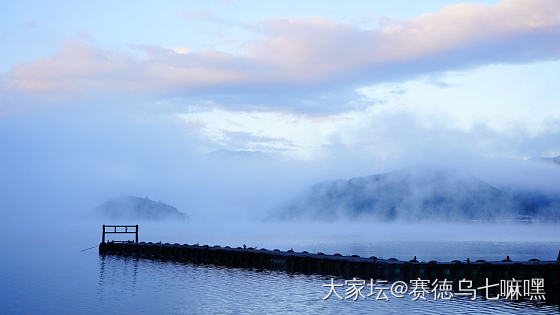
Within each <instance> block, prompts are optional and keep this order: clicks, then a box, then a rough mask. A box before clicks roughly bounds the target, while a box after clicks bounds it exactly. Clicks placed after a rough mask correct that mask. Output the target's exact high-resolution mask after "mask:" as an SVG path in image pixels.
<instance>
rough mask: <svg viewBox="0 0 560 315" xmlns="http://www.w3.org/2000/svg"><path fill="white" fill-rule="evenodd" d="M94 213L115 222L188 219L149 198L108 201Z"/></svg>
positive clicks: (174, 209)
mask: <svg viewBox="0 0 560 315" xmlns="http://www.w3.org/2000/svg"><path fill="white" fill-rule="evenodd" d="M94 211H95V212H96V213H97V214H99V215H101V216H103V217H105V218H109V219H115V220H117V219H118V220H121V219H123V220H124V219H126V220H150V221H162V220H178V221H185V220H186V219H187V218H188V217H187V215H185V214H184V213H182V212H180V211H179V210H178V209H177V208H175V207H173V206H171V205H168V204H165V203H163V202H161V201H154V200H151V199H150V198H148V197H145V198H140V197H135V196H126V197H119V198H115V199H111V200H108V201H106V202H104V203H103V204H101V205H99V206H97V207H96V208H95V209H94Z"/></svg>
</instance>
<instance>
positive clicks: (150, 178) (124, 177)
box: [0, 112, 560, 313]
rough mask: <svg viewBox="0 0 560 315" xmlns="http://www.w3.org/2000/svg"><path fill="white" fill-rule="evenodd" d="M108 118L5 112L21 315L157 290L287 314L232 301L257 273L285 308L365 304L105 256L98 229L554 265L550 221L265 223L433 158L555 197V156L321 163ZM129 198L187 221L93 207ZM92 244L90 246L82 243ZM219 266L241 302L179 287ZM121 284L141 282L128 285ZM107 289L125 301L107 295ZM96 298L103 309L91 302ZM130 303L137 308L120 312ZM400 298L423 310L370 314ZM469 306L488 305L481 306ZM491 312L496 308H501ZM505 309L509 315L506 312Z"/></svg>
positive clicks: (298, 283) (13, 269)
mask: <svg viewBox="0 0 560 315" xmlns="http://www.w3.org/2000/svg"><path fill="white" fill-rule="evenodd" d="M113 114H114V115H105V114H104V115H97V114H93V113H92V114H91V115H89V116H88V115H83V114H77V113H64V114H61V113H52V112H47V113H43V114H42V115H33V114H26V113H25V114H20V115H10V116H0V144H1V145H2V163H1V164H0V173H1V174H2V176H1V177H0V189H1V191H2V192H3V193H2V197H3V198H2V201H1V207H2V212H0V216H1V219H2V222H4V224H5V226H4V228H3V229H2V230H1V232H0V234H1V236H2V239H3V240H6V241H4V242H2V244H1V245H0V249H1V250H2V251H3V252H5V253H9V254H8V255H7V256H6V257H7V259H4V260H3V262H2V264H1V267H2V273H3V276H2V277H3V278H4V279H6V282H5V283H8V285H7V286H6V287H4V288H3V292H2V296H3V297H4V298H2V300H4V301H3V302H4V303H3V305H4V306H3V308H0V310H3V311H7V312H13V311H14V310H15V311H16V312H17V310H20V311H21V310H22V306H21V305H28V307H26V308H25V309H27V310H31V311H33V310H35V311H36V312H39V310H44V309H47V312H49V311H48V310H51V312H53V313H65V312H66V310H78V312H84V313H86V312H87V313H90V312H91V313H104V312H105V311H106V310H107V309H111V308H112V309H115V310H118V311H119V312H125V313H126V312H129V311H130V310H131V309H132V310H138V311H139V312H145V311H146V310H150V309H151V308H150V306H148V305H146V304H143V303H138V302H137V297H138V296H143V297H148V296H150V294H152V292H154V290H156V291H158V290H159V291H158V292H162V295H161V296H160V299H164V298H163V296H165V297H166V298H165V299H164V300H165V301H166V303H168V304H167V305H168V306H166V307H165V308H164V310H166V311H168V312H180V310H178V307H180V306H183V307H185V308H184V309H189V308H188V306H186V305H190V306H191V307H193V306H192V305H198V306H196V307H198V308H197V309H198V310H201V311H202V312H210V313H211V311H210V310H209V307H210V305H215V307H216V308H217V309H220V308H221V309H224V308H225V307H228V306H229V307H231V309H232V310H234V311H235V310H245V309H246V307H248V306H247V305H246V304H245V303H248V304H250V305H252V306H251V307H253V308H255V310H257V311H269V312H270V313H274V312H282V310H285V308H284V306H283V305H281V304H278V303H275V302H273V301H271V300H270V299H269V298H267V297H266V296H261V298H259V299H257V300H258V301H268V302H267V303H265V304H266V305H267V308H266V310H265V309H262V308H261V307H260V306H259V305H264V304H262V303H260V302H256V300H254V299H250V298H245V300H243V299H242V298H241V297H243V296H249V295H250V292H249V291H250V290H249V289H248V288H251V286H252V285H254V283H259V281H264V282H265V283H267V285H269V286H270V287H273V286H276V285H281V286H282V287H283V288H285V289H284V291H283V292H279V291H278V292H277V291H274V290H273V291H271V292H269V294H273V295H274V294H282V293H285V292H289V294H291V296H292V297H293V298H286V301H287V302H286V303H293V306H292V309H293V310H296V309H301V307H304V305H311V306H312V307H317V308H318V309H317V310H318V311H320V310H325V309H326V310H331V311H332V310H334V309H339V310H341V311H349V310H352V309H356V310H363V309H364V305H363V304H356V305H355V306H344V305H346V304H341V305H338V304H336V305H335V304H332V301H329V302H328V303H330V304H321V303H320V302H321V298H322V297H323V294H324V292H323V291H322V289H323V288H322V287H321V285H322V284H323V282H324V281H325V279H322V278H317V277H313V276H312V277H307V276H302V275H295V276H293V275H286V274H282V273H270V274H269V273H265V274H262V273H257V274H254V273H253V271H246V270H245V271H244V270H241V271H240V270H232V271H228V270H223V269H219V268H218V269H216V268H213V267H204V268H202V267H199V266H191V265H178V266H177V265H173V264H171V265H169V264H161V263H159V262H149V261H145V260H140V261H133V260H126V259H124V260H123V259H118V258H107V259H106V260H103V259H102V258H101V257H100V256H98V255H97V253H96V251H97V249H96V247H95V246H96V245H98V244H99V242H100V240H101V225H102V224H133V225H135V224H139V225H140V231H139V239H140V241H146V242H159V241H161V242H164V243H165V242H169V243H187V244H196V243H198V244H200V245H204V244H208V245H210V246H212V245H221V246H231V247H238V246H239V247H242V246H243V245H247V246H249V247H256V248H267V249H276V248H277V249H280V250H288V249H294V250H296V251H304V250H305V251H309V252H323V253H327V254H334V253H341V254H345V255H353V254H357V255H360V256H363V257H369V256H377V257H383V258H392V257H394V258H397V259H402V260H408V259H411V258H412V257H413V256H417V257H418V259H419V260H420V261H429V260H440V261H450V260H453V259H459V260H464V259H466V258H467V257H469V258H470V259H484V260H488V261H492V260H501V259H503V258H505V256H506V255H509V256H510V257H511V258H512V259H513V260H519V261H526V260H528V259H530V258H538V259H540V260H555V259H556V257H557V254H558V250H559V249H560V242H559V239H560V238H559V237H560V235H559V232H558V225H557V224H554V223H538V224H513V223H507V222H506V223H504V222H501V223H475V222H464V223H459V222H452V223H449V222H443V221H438V220H434V221H433V222H432V221H423V222H416V223H414V222H403V221H401V220H396V221H394V222H390V223H387V222H379V221H376V220H355V219H352V218H347V219H339V220H334V221H330V222H329V221H327V222H325V221H324V220H316V219H315V218H313V217H311V218H302V219H296V220H288V221H286V220H284V221H277V220H270V219H269V218H270V214H271V213H273V212H274V211H277V209H278V208H280V207H282V206H283V205H285V203H286V202H288V201H290V200H292V199H293V198H295V197H297V196H298V195H299V194H301V192H302V191H305V189H307V188H308V187H310V186H311V185H314V184H316V183H318V182H322V181H325V180H336V179H348V178H352V177H356V176H366V175H371V174H378V173H383V172H389V171H393V170H399V169H404V168H411V167H412V168H415V167H434V166H437V167H438V168H443V169H459V170H460V171H461V172H466V173H469V174H473V176H476V177H477V178H480V179H481V180H484V181H486V182H488V183H490V184H492V185H495V186H496V187H500V188H503V189H504V190H506V191H514V190H516V189H527V188H529V189H533V190H539V191H546V192H547V193H556V192H557V189H558V187H557V186H556V183H558V182H559V181H557V180H558V179H559V178H560V177H559V176H560V173H559V172H560V167H557V168H555V165H548V164H543V163H535V162H529V161H514V160H493V159H483V158H474V157H472V156H469V157H465V158H464V159H458V158H457V155H455V154H453V156H454V157H455V158H453V159H448V158H447V157H446V156H445V155H442V153H441V152H439V153H437V154H434V156H433V157H432V159H428V157H427V156H426V155H424V156H422V157H421V158H419V159H418V160H416V159H415V157H414V156H406V157H405V158H401V159H389V160H383V159H373V158H366V157H363V158H362V157H360V156H355V155H352V154H349V155H348V156H345V155H344V154H340V155H337V156H336V158H324V159H319V160H293V159H286V158H283V157H279V156H275V155H273V154H270V155H269V154H256V155H239V154H237V153H235V152H221V153H220V154H213V152H216V151H217V150H218V149H219V148H216V147H212V146H209V145H208V144H206V143H203V142H201V141H199V139H197V137H196V136H195V135H193V134H191V133H189V130H188V129H186V128H185V127H184V125H183V124H181V123H180V122H178V121H177V120H175V119H174V118H173V117H169V116H166V115H163V114H161V113H160V115H159V116H156V117H157V119H155V118H150V119H148V118H146V117H145V116H144V115H131V114H124V113H121V112H115V113H113ZM130 195H132V196H138V197H149V198H150V199H152V200H156V201H161V202H164V203H166V204H170V205H172V206H174V207H176V208H177V209H178V210H179V211H181V212H184V213H185V214H186V215H188V217H189V219H188V220H186V221H185V222H174V221H161V222H152V221H141V220H137V221H134V220H127V221H126V222H120V221H119V222H115V221H114V220H108V219H103V218H99V217H98V216H96V215H95V213H94V208H95V207H96V206H98V205H100V204H102V203H103V202H105V201H107V200H111V199H113V198H118V197H120V196H130ZM90 247H94V248H93V249H89V250H86V251H84V252H81V250H84V249H88V248H90ZM101 266H103V267H101ZM200 268H202V269H200ZM225 274H227V275H229V276H230V278H227V279H230V281H232V282H235V283H236V287H232V286H231V284H230V286H229V287H228V288H229V291H230V292H231V291H232V290H233V291H234V292H237V294H238V295H239V297H240V299H239V300H238V301H245V302H243V303H241V302H239V303H237V304H236V303H234V302H232V300H231V299H225V300H223V301H222V300H216V299H215V296H214V295H212V294H210V293H208V291H207V290H210V288H209V287H204V286H203V287H202V289H201V288H200V287H191V286H188V285H186V284H185V283H187V282H185V281H186V280H185V279H209V281H213V280H214V281H215V282H216V283H221V282H220V281H222V280H221V279H223V278H224V277H228V276H227V275H225ZM148 275H151V276H148ZM174 277H175V278H177V279H183V280H184V281H182V282H175V281H173V280H171V279H173V278H174ZM205 277H207V278H205ZM257 278H258V279H257ZM29 279H33V280H32V282H29V281H30V280H29ZM154 279H159V280H157V281H156V280H154ZM30 283H33V285H30ZM79 283H82V284H79ZM130 283H137V285H136V286H133V287H132V289H131V288H130V286H129V285H130ZM193 283H199V282H193ZM201 283H202V282H201ZM201 283H199V284H201ZM224 285H225V284H224ZM237 286H238V287H237ZM169 288H175V289H176V290H175V291H170V289H169ZM235 288H237V289H235ZM243 288H245V289H243ZM288 288H292V289H288ZM294 288H297V289H294ZM201 290H202V291H201ZM286 290H287V291H286ZM47 292H48V293H47ZM55 292H57V293H55ZM193 292H200V294H198V295H197V294H195V295H196V296H198V301H199V304H193V302H192V301H191V302H189V301H188V299H187V301H186V300H185V297H186V296H191V295H193V294H194V293H193ZM207 293H208V294H207ZM113 294H120V295H121V298H120V299H115V298H113V297H112V296H113ZM22 296H23V297H24V298H22ZM251 301H253V302H254V303H253V304H251ZM98 303H101V304H99V305H104V306H99V307H95V306H92V305H98ZM127 303H128V305H133V306H130V308H126V307H124V306H123V304H127ZM212 303H214V304H212ZM266 305H265V306H266ZM391 305H392V306H391ZM461 305H462V304H461ZM461 305H458V304H450V305H448V306H441V307H443V308H442V311H446V310H447V311H448V310H450V309H453V308H454V307H457V308H458V309H462V307H463V308H464V307H465V306H464V305H462V306H461ZM370 306H371V305H370ZM18 307H19V308H18ZM263 307H264V306H263ZM368 307H369V306H368ZM375 307H377V306H375ZM404 307H406V308H408V309H416V308H418V311H419V312H420V313H421V312H422V311H421V310H423V309H424V310H425V309H426V308H425V307H424V306H422V307H420V306H416V305H409V304H398V305H396V304H390V306H388V308H385V307H383V308H382V309H377V311H380V310H381V311H399V310H402V309H403V308H404ZM469 307H475V308H480V309H481V310H483V309H484V307H485V306H484V305H480V304H476V305H475V306H470V305H469ZM492 307H494V308H495V310H499V309H504V304H499V305H498V306H495V305H494V306H491V308H492ZM184 309H183V310H184ZM191 309H192V308H191ZM505 309H506V310H508V312H510V313H513V312H515V308H513V309H510V308H505ZM372 311H375V308H374V310H372ZM547 311H548V310H547Z"/></svg>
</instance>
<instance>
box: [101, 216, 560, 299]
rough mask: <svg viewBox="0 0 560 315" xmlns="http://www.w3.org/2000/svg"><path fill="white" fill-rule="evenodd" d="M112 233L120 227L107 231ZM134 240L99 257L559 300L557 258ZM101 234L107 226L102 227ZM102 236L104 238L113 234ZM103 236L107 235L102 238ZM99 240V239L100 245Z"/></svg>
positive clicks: (105, 247)
mask: <svg viewBox="0 0 560 315" xmlns="http://www.w3.org/2000/svg"><path fill="white" fill-rule="evenodd" d="M111 227H112V228H113V231H111V232H112V233H114V232H115V231H117V232H118V231H119V227H124V226H111ZM130 227H131V226H127V227H126V228H125V229H127V233H136V239H135V241H126V242H122V241H120V242H119V241H117V242H115V241H111V242H105V241H103V242H101V243H100V244H99V253H100V254H101V255H121V256H133V257H138V258H145V259H160V260H173V261H179V262H185V263H193V264H212V265H217V266H227V267H232V268H249V269H267V270H279V271H285V272H289V273H302V274H318V275H330V276H334V277H342V278H344V279H352V278H354V277H355V278H361V279H383V280H388V281H405V282H409V281H410V280H414V279H418V278H420V279H429V280H435V279H439V280H443V279H447V280H448V281H453V286H454V288H456V286H457V284H458V282H459V280H462V279H467V280H472V281H473V287H475V285H476V286H479V285H484V284H485V281H486V279H488V281H489V283H499V282H500V280H511V279H516V280H530V279H535V278H542V279H544V291H545V292H546V297H547V300H548V301H550V300H555V301H558V298H559V296H560V294H559V293H560V261H559V260H560V257H559V259H558V260H556V261H540V260H538V259H531V260H529V261H512V260H511V259H509V256H508V257H506V258H505V259H504V260H501V261H484V260H476V261H471V260H469V259H468V258H467V259H466V260H453V261H451V262H437V261H428V262H426V261H418V260H417V259H416V257H414V258H413V259H411V260H409V261H402V260H397V259H394V258H390V259H379V258H377V257H375V256H371V257H360V256H358V255H352V256H344V255H340V254H332V255H329V254H323V253H309V252H306V251H303V252H296V251H293V250H288V251H281V250H278V249H274V250H269V249H264V248H261V249H257V248H242V247H237V248H231V247H229V246H225V247H224V246H218V245H216V246H209V245H198V244H197V245H189V244H178V243H175V244H170V243H152V242H147V243H146V242H138V232H137V231H138V229H137V228H136V230H135V231H134V232H129V231H128V229H129V228H130ZM104 232H105V227H104ZM111 232H106V233H111ZM104 234H105V233H104ZM104 239H105V238H104V236H103V240H104Z"/></svg>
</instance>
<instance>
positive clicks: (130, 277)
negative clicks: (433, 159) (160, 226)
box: [0, 242, 560, 314]
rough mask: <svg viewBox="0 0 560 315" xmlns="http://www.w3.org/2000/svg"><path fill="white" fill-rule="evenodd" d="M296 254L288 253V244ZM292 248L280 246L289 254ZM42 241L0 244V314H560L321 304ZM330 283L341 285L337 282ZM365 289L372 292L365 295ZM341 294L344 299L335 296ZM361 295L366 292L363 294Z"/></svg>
mask: <svg viewBox="0 0 560 315" xmlns="http://www.w3.org/2000/svg"><path fill="white" fill-rule="evenodd" d="M292 246H293V244H292ZM286 248H289V247H284V248H282V249H286ZM559 248H560V242H517V243H515V242H412V243H411V242H377V243H376V242H362V243H339V244H338V243H320V242H316V243H309V244H303V243H302V244H297V246H296V248H294V249H295V250H310V251H323V252H325V253H334V252H339V253H342V254H359V255H362V256H371V255H376V256H381V257H385V258H389V257H396V258H399V259H408V258H409V257H410V253H415V254H416V255H417V256H418V258H419V259H422V260H431V259H436V260H450V259H456V258H459V259H461V258H462V259H464V258H466V257H464V256H465V255H468V256H471V259H487V260H496V259H501V258H502V257H505V255H510V256H511V257H512V258H513V259H515V260H525V259H529V258H533V257H538V258H541V259H548V260H555V259H556V255H557V254H558V249H559ZM80 249H82V248H80V243H79V242H74V243H73V242H69V244H67V246H61V244H58V243H52V242H51V243H49V242H46V243H45V244H43V245H42V246H40V247H38V246H32V245H29V244H28V247H26V250H23V251H22V250H21V246H18V245H16V244H15V243H13V244H11V245H10V244H6V243H4V244H3V245H2V252H3V253H4V254H3V255H2V263H1V264H2V279H1V280H2V289H1V297H0V302H1V303H0V313H2V314H224V313H230V314H240V313H255V314H275V313H277V314H287V313H294V314H300V313H310V314H319V313H320V314H340V313H342V314H353V313H355V314H362V313H370V314H403V313H410V314H457V313H461V314H558V313H560V308H559V307H558V306H557V305H546V304H542V303H529V302H519V303H518V302H508V301H497V302H496V301H484V300H481V299H480V298H479V299H478V300H477V301H470V300H468V299H467V298H456V297H454V298H453V299H452V300H451V301H441V300H440V301H433V300H428V301H412V299H411V297H410V298H403V299H397V298H392V297H391V296H390V300H389V301H376V300H375V299H371V298H369V299H365V300H363V299H362V300H358V301H356V302H354V301H349V300H346V301H340V300H338V299H336V298H331V299H329V300H327V301H323V300H322V298H323V297H324V296H325V295H326V293H327V292H328V290H327V289H326V288H324V287H323V286H322V285H323V284H326V283H328V281H329V279H330V278H327V277H323V276H306V275H299V274H295V275H294V274H287V273H284V272H275V271H257V270H245V269H229V268H220V267H213V266H204V265H192V264H183V263H175V262H163V261H155V260H145V259H135V258H127V257H115V256H105V257H103V256H99V255H98V253H97V249H92V250H88V251H84V252H80ZM337 281H343V279H338V280H337ZM368 290H369V288H368ZM340 293H341V295H343V293H344V292H340ZM366 293H367V292H366Z"/></svg>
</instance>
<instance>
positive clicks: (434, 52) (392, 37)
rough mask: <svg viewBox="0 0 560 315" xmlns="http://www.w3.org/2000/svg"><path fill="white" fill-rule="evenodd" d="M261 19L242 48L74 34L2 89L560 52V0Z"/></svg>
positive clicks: (310, 73) (362, 72) (341, 71)
mask: <svg viewBox="0 0 560 315" xmlns="http://www.w3.org/2000/svg"><path fill="white" fill-rule="evenodd" d="M263 29H264V32H265V34H266V36H265V38H264V39H260V40H254V41H251V42H248V43H247V44H246V49H247V50H246V54H244V55H231V54H228V53H224V52H220V51H190V50H189V49H188V48H187V47H174V48H162V47H138V49H140V50H141V51H142V52H144V55H143V56H137V55H124V54H121V53H117V52H112V51H106V50H101V49H98V48H95V47H93V46H89V45H85V44H81V43H77V42H72V41H69V42H68V43H67V44H66V45H65V46H64V47H63V49H62V50H61V51H60V52H59V53H58V54H56V55H54V56H51V57H47V58H43V59H39V60H35V61H33V62H31V63H28V64H21V65H18V66H16V67H15V68H13V69H12V70H11V71H9V72H8V73H6V74H4V75H3V80H2V85H1V89H2V91H3V94H19V95H21V94H25V95H29V94H40V95H42V96H44V97H46V96H48V95H50V94H58V95H62V94H63V95H69V96H76V95H78V96H80V95H83V94H87V95H91V94H97V93H101V92H134V93H139V92H140V93H155V94H158V95H167V96H182V97H184V96H192V95H208V96H212V95H216V94H234V95H255V94H259V93H264V94H267V93H271V92H274V93H276V94H282V95H289V94H294V95H299V94H301V92H302V91H305V92H306V93H313V91H318V90H323V91H324V90H326V89H329V88H342V87H345V88H346V87H348V86H350V87H357V86H360V85H363V84H367V83H376V82H385V81H392V80H396V79H403V78H408V77H410V76H414V75H417V74H420V73H431V72H437V71H442V70H449V69H457V68H464V67H470V66H476V65H483V64H488V63H502V62H529V61H534V60H541V59H556V58H558V57H559V56H560V41H558V40H557V39H558V37H559V35H560V2H558V1H555V0H504V1H502V2H500V3H498V4H497V5H494V6H485V5H479V4H468V3H462V4H456V5H450V6H447V7H444V8H443V9H442V10H441V11H439V12H437V13H433V14H425V15H421V16H419V17H416V18H414V19H409V20H404V21H400V22H396V23H393V24H391V25H387V26H384V27H381V28H379V29H373V30H364V29H360V28H359V27H358V26H356V25H350V24H344V23H338V22H335V21H331V20H327V19H324V18H287V19H273V20H269V21H265V22H264V24H263ZM263 91H264V92H263ZM267 98H268V99H271V100H273V99H274V97H273V98H270V97H267ZM267 98H261V99H267ZM4 103H6V101H4ZM263 103H266V101H263ZM271 103H274V101H271ZM263 105H267V104H263ZM269 105H270V104H269ZM285 106H288V107H289V106H292V107H296V106H297V105H296V103H295V102H294V103H293V104H285ZM320 106H323V105H320V104H319V105H316V106H315V107H320Z"/></svg>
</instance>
